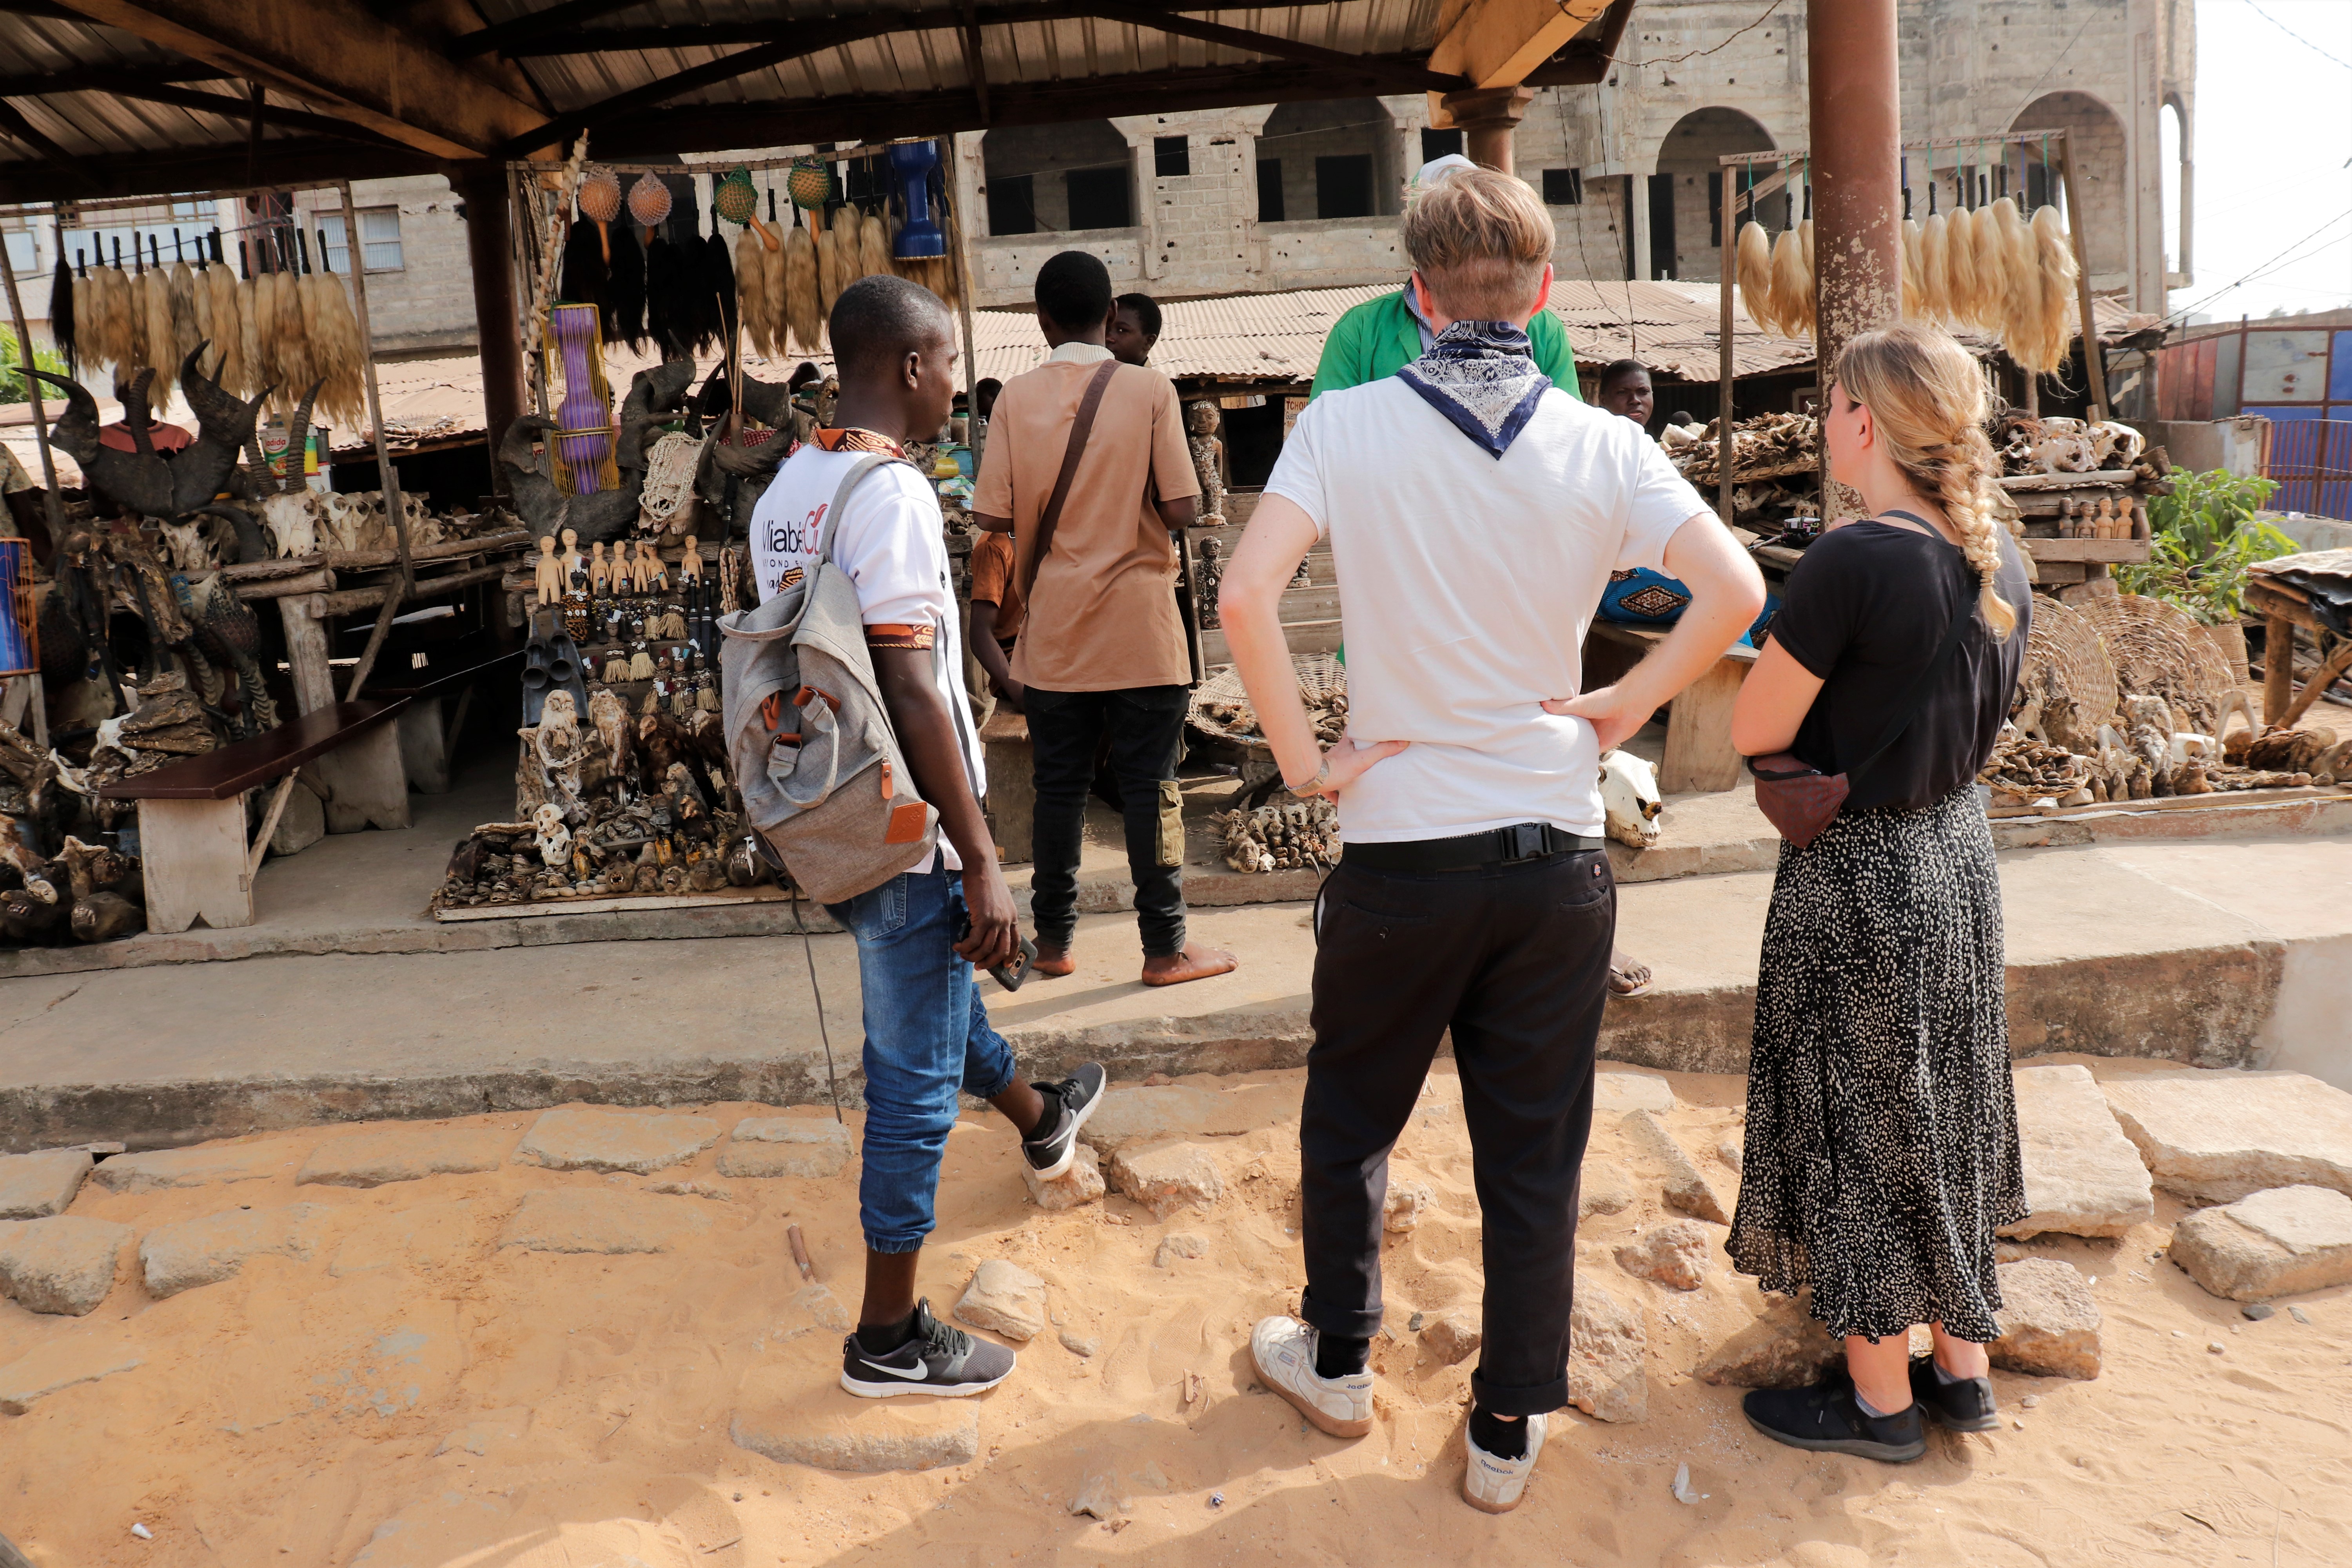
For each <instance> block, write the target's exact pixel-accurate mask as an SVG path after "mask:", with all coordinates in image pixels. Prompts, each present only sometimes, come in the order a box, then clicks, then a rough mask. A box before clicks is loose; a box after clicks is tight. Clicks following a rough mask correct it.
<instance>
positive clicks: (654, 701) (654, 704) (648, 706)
mask: <svg viewBox="0 0 2352 1568" xmlns="http://www.w3.org/2000/svg"><path fill="white" fill-rule="evenodd" d="M646 679H648V680H650V679H653V677H651V676H647V677H646ZM661 710H662V705H661V693H660V692H658V691H648V692H646V703H645V706H644V707H642V708H640V709H638V710H637V711H638V712H639V713H641V714H642V713H658V712H660V711H661Z"/></svg>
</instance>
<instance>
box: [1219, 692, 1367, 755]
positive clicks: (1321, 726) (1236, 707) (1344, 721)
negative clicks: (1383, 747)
mask: <svg viewBox="0 0 2352 1568" xmlns="http://www.w3.org/2000/svg"><path fill="white" fill-rule="evenodd" d="M1299 698H1300V700H1302V701H1304V702H1305V703H1306V704H1307V722H1308V723H1310V724H1312V725H1314V726H1315V739H1316V740H1317V741H1318V742H1321V743H1322V744H1324V745H1326V746H1332V745H1337V744H1338V743H1339V737H1340V736H1342V735H1344V734H1346V733H1347V732H1348V694H1347V693H1346V692H1345V691H1332V692H1328V693H1327V694H1325V695H1324V696H1321V697H1317V696H1314V695H1313V694H1311V693H1309V692H1307V690H1305V689H1301V690H1300V692H1299ZM1200 713H1201V717H1202V718H1203V719H1207V720H1210V721H1213V722H1214V723H1216V724H1218V725H1219V726H1221V727H1222V728H1223V731H1224V733H1225V734H1226V735H1228V736H1230V737H1231V738H1233V739H1234V740H1236V741H1260V740H1263V738H1264V737H1263V736H1262V734H1261V733H1260V731H1259V730H1258V725H1257V710H1256V709H1255V708H1253V707H1251V706H1250V704H1249V701H1248V700H1247V699H1245V698H1240V697H1230V698H1218V697H1212V698H1208V699H1206V700H1203V701H1202V703H1201V708H1200Z"/></svg>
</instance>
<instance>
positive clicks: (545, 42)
mask: <svg viewBox="0 0 2352 1568" xmlns="http://www.w3.org/2000/svg"><path fill="white" fill-rule="evenodd" d="M0 3H5V0H0ZM630 3H631V4H642V3H643V0H630ZM1344 3H1345V0H1293V3H1292V5H1290V6H1286V7H1284V8H1285V9H1292V8H1295V7H1296V6H1301V5H1341V4H1344ZM575 4H579V5H591V6H596V7H600V8H602V9H604V10H610V9H612V8H613V0H575ZM1181 4H1182V9H1183V10H1184V11H1187V12H1195V11H1259V10H1264V9H1265V0H1204V3H1202V4H1192V3H1191V0H1181ZM557 9H558V10H568V9H570V7H569V6H560V7H558V8H557ZM1129 9H1131V10H1150V12H1152V13H1153V15H1154V20H1153V21H1152V22H1151V24H1150V26H1155V27H1156V26H1160V21H1159V19H1158V18H1159V16H1160V15H1161V14H1162V13H1163V12H1164V14H1166V15H1168V16H1175V15H1176V14H1177V10H1176V6H1175V5H1167V6H1161V5H1152V4H1150V0H1143V3H1142V4H1139V5H1131V6H1129ZM967 10H970V11H971V12H973V13H974V15H973V16H971V18H970V20H971V21H972V22H973V23H974V24H975V25H977V26H983V27H1001V26H1013V25H1014V24H1016V23H1021V22H1055V21H1067V20H1070V19H1072V18H1075V17H1078V16H1102V15H1107V13H1105V12H1104V11H1103V10H1102V9H1101V7H1099V6H1096V5H1080V4H1074V3H1071V0H1045V4H1042V5H1040V4H1030V5H978V6H963V5H959V6H958V7H956V8H955V9H953V10H947V9H940V10H934V11H868V12H865V13H862V14H861V15H860V16H857V17H856V18H855V19H856V20H858V21H861V22H864V23H866V24H869V25H870V26H871V27H872V28H873V30H872V31H871V32H868V33H866V34H865V35H864V37H880V36H882V35H883V34H885V33H926V32H942V33H943V32H947V31H950V30H951V29H953V28H955V27H957V26H961V25H962V24H963V23H964V22H965V21H966V19H967V18H966V16H965V12H966V11H967ZM554 14H555V13H554V12H542V13H541V16H553V15H554ZM530 20H531V21H533V22H536V21H537V20H538V18H537V17H532V18H530ZM812 25H813V24H811V23H808V22H792V21H762V22H686V23H676V24H654V25H650V26H631V27H587V28H582V29H579V30H577V31H566V30H563V29H560V28H554V29H551V28H544V27H536V26H534V27H531V28H530V29H528V30H519V31H516V32H514V33H511V34H508V29H509V27H512V28H517V29H520V28H521V24H520V23H501V24H499V26H496V27H490V28H485V29H484V30H483V31H482V32H479V33H469V34H467V36H466V37H464V38H462V39H460V40H458V41H459V43H462V44H464V45H466V46H468V47H469V52H471V50H470V47H471V46H472V45H473V44H474V42H475V40H477V39H478V38H483V37H488V36H489V35H490V34H492V33H498V34H501V35H506V36H504V37H500V39H499V42H498V44H497V45H496V46H495V47H497V48H498V50H499V53H501V54H504V55H506V56H508V57H509V58H513V59H531V58H538V57H541V56H546V55H593V54H604V53H608V52H614V51H623V52H626V51H635V50H640V49H723V48H734V47H740V46H741V45H745V44H772V43H782V42H783V41H785V39H787V38H788V37H791V36H792V34H793V31H794V30H795V29H796V28H800V27H805V26H812ZM1138 25H1139V26H1141V25H1142V24H1138ZM453 47H455V46H453ZM1349 58H1354V57H1352V56H1351V57H1349Z"/></svg>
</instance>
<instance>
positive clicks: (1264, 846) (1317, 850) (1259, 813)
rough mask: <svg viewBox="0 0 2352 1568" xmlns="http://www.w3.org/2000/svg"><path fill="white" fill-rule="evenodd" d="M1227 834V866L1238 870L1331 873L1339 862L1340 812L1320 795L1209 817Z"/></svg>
mask: <svg viewBox="0 0 2352 1568" xmlns="http://www.w3.org/2000/svg"><path fill="white" fill-rule="evenodd" d="M1210 820H1211V821H1213V822H1214V823H1216V824H1217V825H1218V826H1219V827H1221V828H1222V829H1223V832H1224V836H1225V864H1226V865H1228V866H1230V867H1232V868H1234V870H1236V871H1289V870H1295V869H1297V868H1300V867H1309V868H1315V869H1318V870H1328V869H1329V868H1331V867H1333V866H1336V865H1338V864H1339V810H1338V808H1336V807H1335V806H1333V805H1332V804H1331V803H1330V802H1329V801H1328V800H1325V799H1323V798H1322V797H1320V796H1317V797H1315V798H1313V799H1308V800H1291V801H1286V802H1282V803H1279V804H1272V803H1270V804H1268V805H1261V806H1259V807H1258V808H1257V809H1256V810H1255V811H1244V810H1242V809H1241V808H1240V807H1238V806H1236V807H1235V808H1234V809H1233V810H1232V811H1221V812H1219V813H1218V814H1217V815H1216V816H1213V817H1212V818H1210Z"/></svg>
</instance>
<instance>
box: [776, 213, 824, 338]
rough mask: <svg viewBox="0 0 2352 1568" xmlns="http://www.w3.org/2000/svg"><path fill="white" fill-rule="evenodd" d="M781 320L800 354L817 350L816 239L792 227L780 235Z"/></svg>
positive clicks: (820, 315) (820, 317)
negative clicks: (781, 247) (781, 257)
mask: <svg viewBox="0 0 2352 1568" xmlns="http://www.w3.org/2000/svg"><path fill="white" fill-rule="evenodd" d="M783 271H784V321H785V324H786V325H787V326H789V327H790V328H791V329H792V336H793V346H794V347H796V348H797V349H799V350H800V352H801V353H808V354H813V353H819V352H820V350H821V346H822V345H821V343H820V341H819V340H820V339H821V338H822V337H823V335H824V297H823V295H822V293H821V292H820V290H819V289H818V286H817V265H816V238H815V237H814V235H812V234H810V233H809V231H808V230H807V229H805V228H801V227H795V228H794V229H793V231H792V232H791V233H790V234H788V235H786V236H784V249H783Z"/></svg>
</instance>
